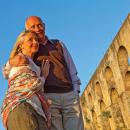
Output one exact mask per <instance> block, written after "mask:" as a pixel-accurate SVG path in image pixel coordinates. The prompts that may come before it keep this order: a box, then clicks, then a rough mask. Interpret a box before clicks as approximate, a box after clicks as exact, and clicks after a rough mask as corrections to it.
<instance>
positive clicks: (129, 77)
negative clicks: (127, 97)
mask: <svg viewBox="0 0 130 130" xmlns="http://www.w3.org/2000/svg"><path fill="white" fill-rule="evenodd" d="M125 90H126V91H130V71H127V72H126V74H125Z"/></svg>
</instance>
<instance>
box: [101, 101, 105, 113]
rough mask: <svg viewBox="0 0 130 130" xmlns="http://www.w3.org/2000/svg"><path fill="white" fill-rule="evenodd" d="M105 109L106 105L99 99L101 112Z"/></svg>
mask: <svg viewBox="0 0 130 130" xmlns="http://www.w3.org/2000/svg"><path fill="white" fill-rule="evenodd" d="M105 109H106V105H105V103H104V101H103V100H101V101H100V110H101V112H103V111H104V110H105Z"/></svg>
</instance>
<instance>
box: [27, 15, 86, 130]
mask: <svg viewBox="0 0 130 130" xmlns="http://www.w3.org/2000/svg"><path fill="white" fill-rule="evenodd" d="M25 27H26V30H29V31H32V32H35V33H36V34H37V35H38V38H39V42H40V45H39V51H38V52H37V53H36V54H35V56H34V62H35V63H36V64H37V65H38V66H41V63H42V61H43V60H45V61H46V60H49V61H50V71H49V75H48V77H47V79H46V82H45V85H44V89H45V95H46V97H47V98H48V99H49V100H50V101H51V109H50V111H51V114H52V127H51V130H83V120H82V114H81V108H80V101H79V92H80V80H79V78H78V76H77V70H76V67H75V64H74V62H73V60H72V58H71V56H70V54H69V52H68V50H67V48H66V47H65V45H64V44H63V43H62V42H61V41H59V40H50V39H48V37H47V36H46V35H45V24H44V23H43V22H42V20H41V18H39V17H37V16H30V17H28V18H27V20H26V23H25Z"/></svg>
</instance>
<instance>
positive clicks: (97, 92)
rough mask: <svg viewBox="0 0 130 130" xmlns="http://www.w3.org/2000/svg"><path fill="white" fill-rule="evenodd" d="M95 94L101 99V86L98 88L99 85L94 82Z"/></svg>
mask: <svg viewBox="0 0 130 130" xmlns="http://www.w3.org/2000/svg"><path fill="white" fill-rule="evenodd" d="M95 94H96V95H97V96H98V97H100V98H102V97H103V95H102V90H101V86H100V83H99V82H96V85H95Z"/></svg>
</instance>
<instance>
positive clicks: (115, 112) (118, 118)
mask: <svg viewBox="0 0 130 130" xmlns="http://www.w3.org/2000/svg"><path fill="white" fill-rule="evenodd" d="M110 95H111V102H112V104H111V108H112V109H111V111H112V116H113V119H114V122H115V124H116V127H117V128H119V129H120V128H122V127H123V128H124V127H125V124H124V120H123V116H122V112H121V108H120V106H119V101H118V98H119V94H118V92H117V91H116V89H115V88H112V89H111V93H110Z"/></svg>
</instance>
